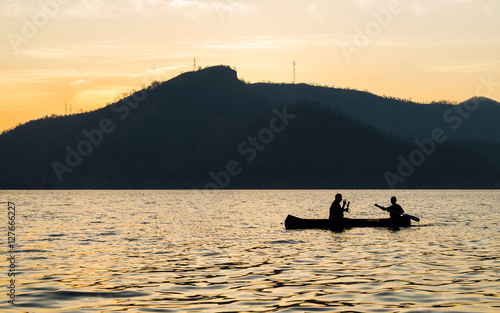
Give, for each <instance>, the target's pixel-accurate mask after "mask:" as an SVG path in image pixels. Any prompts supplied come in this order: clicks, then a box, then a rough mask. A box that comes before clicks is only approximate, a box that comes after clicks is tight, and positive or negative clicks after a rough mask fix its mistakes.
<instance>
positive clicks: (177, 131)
mask: <svg viewBox="0 0 500 313" xmlns="http://www.w3.org/2000/svg"><path fill="white" fill-rule="evenodd" d="M470 101H477V102H478V103H479V105H478V107H477V108H476V109H475V110H474V111H473V112H471V114H470V116H469V117H467V119H465V118H462V121H461V122H462V125H460V127H457V128H456V129H453V127H454V126H456V125H457V124H456V123H457V121H456V119H452V118H453V117H454V115H450V116H449V119H450V120H451V122H450V121H448V122H447V121H446V120H444V121H443V114H445V112H447V110H456V108H457V106H452V105H449V104H445V103H439V104H428V105H422V104H416V103H412V102H408V101H401V100H396V99H387V98H382V97H378V96H376V95H373V94H370V93H367V92H361V91H355V90H346V89H335V88H326V87H317V86H310V85H303V84H297V85H296V84H262V83H259V84H248V83H245V82H243V81H241V80H239V79H238V77H237V73H236V71H234V70H233V69H231V68H230V67H228V66H215V67H210V68H206V69H203V70H198V71H194V72H188V73H184V74H181V75H179V76H177V77H175V78H173V79H170V80H168V81H166V82H163V83H158V82H155V83H153V84H152V85H151V86H149V87H147V88H145V89H142V90H139V91H135V92H133V93H131V94H130V95H129V96H127V97H125V98H124V99H121V100H119V101H117V102H115V103H113V104H110V105H108V106H106V107H104V108H102V109H99V110H96V111H92V112H88V113H81V114H75V115H70V116H52V117H46V118H43V119H39V120H34V121H31V122H28V123H26V124H24V125H21V126H18V127H16V128H15V129H13V130H10V131H7V132H4V133H3V134H2V135H1V136H0V147H1V148H2V149H1V151H2V152H0V180H2V181H10V182H15V183H17V184H18V185H17V186H26V185H30V184H34V185H36V186H47V185H48V184H50V185H52V186H53V187H54V188H207V189H213V188H388V187H394V188H491V187H496V186H499V185H500V184H499V182H500V170H499V165H498V164H497V163H495V162H496V161H495V160H498V159H495V157H496V156H498V153H499V151H500V149H498V146H499V144H498V141H496V140H498V137H495V136H494V135H492V134H493V133H494V132H495V131H496V129H497V128H498V126H497V125H496V124H495V125H493V123H492V121H494V120H498V117H500V106H499V105H498V103H496V102H494V101H492V100H489V99H485V98H481V99H472V100H470ZM461 105H462V106H464V105H467V104H461ZM470 107H471V106H470V105H469V106H468V107H467V108H470ZM453 112H455V111H452V113H450V114H453ZM495 118H496V119H495ZM469 123H472V124H473V125H477V126H474V127H476V128H474V127H472V126H470V125H469ZM471 127H472V128H474V130H472V129H471V130H470V131H469V130H468V129H469V128H471ZM436 128H440V129H442V130H443V134H444V135H443V136H446V138H447V140H443V142H440V143H434V148H433V149H432V151H430V148H429V147H430V146H429V143H430V141H429V140H430V139H429V138H432V134H433V131H434V130H435V129H436ZM496 134H498V132H496ZM441 137H442V136H441ZM416 139H418V140H419V141H418V143H420V146H423V147H424V148H423V150H422V148H421V147H420V146H419V145H418V144H417V143H416V141H415V140H416ZM422 143H427V146H426V145H425V144H422ZM426 147H427V148H426ZM425 149H427V150H429V151H426V150H425ZM415 151H420V152H419V153H416V152H415ZM422 151H423V152H422ZM427 152H432V153H427ZM412 153H413V154H412ZM417 154H418V156H423V160H422V162H421V164H420V161H421V160H418V162H417V161H415V158H414V156H415V155H417ZM412 157H413V159H412ZM402 160H403V161H402ZM405 162H406V163H408V164H403V165H402V164H401V163H405ZM412 162H413V164H412ZM416 163H418V164H416ZM411 168H413V169H412V170H411ZM410 170H411V171H410ZM410 172H411V173H410ZM19 184H21V185H19ZM2 186H3V188H9V187H8V186H9V184H7V183H5V182H4V183H2V184H0V188H1V187H2ZM11 186H12V185H11Z"/></svg>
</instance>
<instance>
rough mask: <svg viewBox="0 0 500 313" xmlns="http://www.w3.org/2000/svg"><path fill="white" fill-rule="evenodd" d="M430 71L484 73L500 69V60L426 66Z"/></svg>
mask: <svg viewBox="0 0 500 313" xmlns="http://www.w3.org/2000/svg"><path fill="white" fill-rule="evenodd" d="M428 70H429V71H431V72H440V73H484V72H492V71H494V72H496V71H500V61H494V62H485V63H474V64H458V65H449V66H433V67H429V68H428Z"/></svg>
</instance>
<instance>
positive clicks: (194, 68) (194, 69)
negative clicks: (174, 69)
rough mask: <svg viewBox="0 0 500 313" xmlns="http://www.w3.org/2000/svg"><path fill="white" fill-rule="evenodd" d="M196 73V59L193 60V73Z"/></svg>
mask: <svg viewBox="0 0 500 313" xmlns="http://www.w3.org/2000/svg"><path fill="white" fill-rule="evenodd" d="M194 71H196V57H194V60H193V72H194Z"/></svg>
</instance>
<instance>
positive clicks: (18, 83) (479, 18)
mask: <svg viewBox="0 0 500 313" xmlns="http://www.w3.org/2000/svg"><path fill="white" fill-rule="evenodd" d="M499 13H500V3H498V1H492V0H434V1H431V0H415V1H413V0H411V1H397V0H341V1H317V0H307V1H264V0H256V1H232V0H217V1H210V0H129V1H118V0H74V1H73V0H22V1H13V0H7V1H3V2H2V4H1V6H0V25H1V30H2V31H1V36H2V42H3V43H2V44H1V45H0V54H1V56H2V58H1V59H0V73H1V76H0V95H1V101H0V132H1V131H3V130H5V129H9V128H12V127H14V126H15V125H17V124H19V123H24V122H27V121H29V120H32V119H36V118H40V117H42V116H45V115H51V114H56V115H63V114H69V113H70V110H71V113H77V112H81V111H89V110H94V109H96V108H99V107H103V106H105V105H106V104H107V103H110V102H112V101H113V100H114V99H116V98H117V97H121V95H122V94H123V93H128V92H130V91H131V90H134V89H136V90H137V89H140V88H142V86H143V85H149V84H150V83H151V82H152V81H154V80H157V81H163V80H167V79H170V78H172V77H174V76H177V75H178V74H180V73H181V72H186V71H191V70H193V66H194V64H193V61H194V58H195V57H196V67H198V66H201V67H205V66H211V65H218V64H225V65H229V66H232V67H236V69H237V71H238V77H239V78H240V79H244V80H245V81H247V82H259V81H273V82H287V83H290V82H292V64H293V62H294V61H295V64H296V81H297V82H305V83H314V84H321V85H330V86H336V87H343V88H347V87H350V88H356V89H360V90H368V91H370V92H373V93H375V94H378V95H386V96H391V97H401V98H411V99H413V100H414V101H421V102H430V101H434V100H442V99H445V100H450V101H457V102H459V101H463V100H466V99H468V98H470V97H473V96H475V95H477V93H478V88H477V86H478V85H480V84H482V82H483V84H484V81H485V80H486V81H488V82H489V89H486V90H487V91H488V96H489V97H490V98H492V99H494V100H497V101H500V59H499V55H500V20H499V19H498V16H500V14H499ZM494 87H496V88H494ZM481 95H483V94H481Z"/></svg>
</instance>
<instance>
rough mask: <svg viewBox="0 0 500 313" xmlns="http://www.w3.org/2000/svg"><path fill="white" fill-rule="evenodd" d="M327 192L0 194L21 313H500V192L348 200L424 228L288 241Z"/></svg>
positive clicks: (355, 212) (359, 209)
mask: <svg viewBox="0 0 500 313" xmlns="http://www.w3.org/2000/svg"><path fill="white" fill-rule="evenodd" d="M335 192H337V191H323V190H309V191H283V190H281V191H277V190H268V191H262V190H261V191H217V192H211V193H209V194H201V193H200V192H196V191H1V192H0V194H1V198H2V199H5V200H8V201H13V202H15V203H16V205H17V208H18V211H17V213H18V216H17V223H18V229H17V236H18V242H17V251H16V259H17V260H18V262H19V269H18V277H17V278H18V280H17V282H18V288H17V290H16V293H17V300H16V302H17V306H16V309H17V310H18V311H21V312H78V311H81V312H116V311H130V312H182V311H187V312H236V311H241V312H270V311H276V312H305V311H315V312H316V311H323V312H498V311H500V300H499V296H500V279H499V277H498V274H497V273H498V272H499V271H500V259H499V251H500V249H499V247H500V240H499V239H500V235H499V230H500V228H499V225H498V220H499V218H500V209H499V208H500V193H499V192H498V191H380V190H377V191H366V190H364V191H361V190H345V191H342V194H343V195H344V198H347V199H348V200H350V201H351V209H352V210H351V211H352V213H350V214H349V215H348V216H349V217H384V216H386V215H387V213H384V212H382V211H381V210H379V209H376V208H374V207H373V203H375V202H378V203H380V204H382V203H383V202H384V201H387V202H388V200H389V198H390V196H391V195H392V193H397V194H396V195H397V196H398V199H399V202H400V203H401V205H402V206H403V207H404V208H405V210H406V211H407V212H408V213H410V214H412V215H415V216H419V217H421V218H422V221H421V222H420V225H419V226H416V227H410V228H404V229H400V230H394V229H382V228H369V229H364V228H354V229H350V230H345V231H342V232H330V231H325V230H295V231H287V230H285V229H284V227H283V221H284V218H285V217H286V215H287V214H293V215H296V216H300V217H308V218H313V217H316V218H326V217H327V216H328V208H329V206H330V203H331V201H332V200H333V195H334V193H335ZM2 201H3V200H2ZM5 231H6V229H5V226H4V225H2V232H3V233H5ZM2 252H3V255H4V257H2V258H3V259H4V260H5V259H6V254H7V250H6V249H5V247H4V245H3V246H2ZM3 262H5V261H3ZM1 279H2V284H3V285H5V284H4V283H6V282H7V275H6V274H4V275H3V276H2V277H1ZM4 294H5V293H4ZM7 300H8V299H7V297H6V296H5V295H4V296H3V299H2V300H1V301H2V302H1V304H0V310H2V311H7V312H8V311H9V310H12V306H11V305H9V304H8V303H7Z"/></svg>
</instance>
